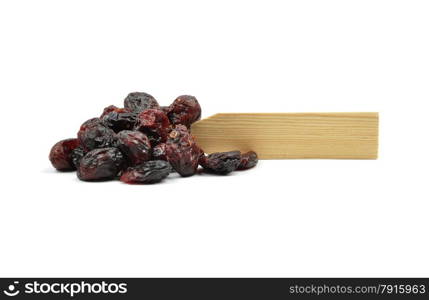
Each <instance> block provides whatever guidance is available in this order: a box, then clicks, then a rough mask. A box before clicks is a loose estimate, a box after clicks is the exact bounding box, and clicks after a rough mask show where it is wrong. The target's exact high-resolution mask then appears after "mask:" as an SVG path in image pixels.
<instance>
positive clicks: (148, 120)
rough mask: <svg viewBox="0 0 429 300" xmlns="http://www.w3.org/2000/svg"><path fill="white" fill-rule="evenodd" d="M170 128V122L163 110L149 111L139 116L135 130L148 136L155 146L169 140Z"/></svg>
mask: <svg viewBox="0 0 429 300" xmlns="http://www.w3.org/2000/svg"><path fill="white" fill-rule="evenodd" d="M170 126H171V125H170V121H169V120H168V118H167V116H166V115H165V114H164V113H163V112H162V111H161V110H158V109H147V110H145V111H142V112H141V113H140V114H139V115H138V117H137V122H136V126H135V130H138V131H141V132H143V133H144V134H146V135H147V136H148V137H149V140H150V141H151V143H152V145H154V146H155V145H157V144H158V143H163V142H165V141H166V140H167V136H168V133H169V131H170Z"/></svg>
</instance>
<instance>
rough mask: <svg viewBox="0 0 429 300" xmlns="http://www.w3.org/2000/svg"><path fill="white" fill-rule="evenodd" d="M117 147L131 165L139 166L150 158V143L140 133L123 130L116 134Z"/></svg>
mask: <svg viewBox="0 0 429 300" xmlns="http://www.w3.org/2000/svg"><path fill="white" fill-rule="evenodd" d="M117 139H118V142H117V147H118V148H119V149H120V150H121V151H122V153H124V154H125V156H127V158H128V160H129V161H130V163H131V165H133V166H134V165H139V164H141V163H143V162H145V161H147V160H149V158H150V142H149V139H148V137H147V136H146V135H145V134H143V133H141V132H140V131H130V130H123V131H121V132H119V133H118V134H117Z"/></svg>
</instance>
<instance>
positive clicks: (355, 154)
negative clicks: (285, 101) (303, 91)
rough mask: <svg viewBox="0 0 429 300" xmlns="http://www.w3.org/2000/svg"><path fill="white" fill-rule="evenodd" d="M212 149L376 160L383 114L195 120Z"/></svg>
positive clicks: (281, 156) (237, 115)
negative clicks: (379, 115) (380, 121)
mask: <svg viewBox="0 0 429 300" xmlns="http://www.w3.org/2000/svg"><path fill="white" fill-rule="evenodd" d="M191 132H192V134H193V135H194V136H195V137H196V139H197V142H198V144H199V145H200V146H201V147H202V148H203V149H204V151H205V152H207V153H213V152H221V151H229V150H240V151H249V150H253V151H255V152H257V153H258V156H259V157H260V158H261V159H287V158H339V159H376V158H377V153H378V113H373V112H368V113H220V114H216V115H213V116H211V117H209V118H207V119H203V120H200V121H198V122H196V123H194V124H193V125H192V127H191Z"/></svg>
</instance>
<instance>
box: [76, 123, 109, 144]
mask: <svg viewBox="0 0 429 300" xmlns="http://www.w3.org/2000/svg"><path fill="white" fill-rule="evenodd" d="M77 136H78V139H79V142H80V144H81V145H82V147H84V149H85V150H86V151H89V150H92V149H96V148H106V147H112V146H114V145H115V141H116V137H115V132H114V131H113V130H112V129H110V128H107V127H106V126H105V125H104V124H103V122H102V120H100V119H99V118H93V119H90V120H88V121H86V122H85V123H83V124H82V126H81V127H80V130H79V132H78V134H77Z"/></svg>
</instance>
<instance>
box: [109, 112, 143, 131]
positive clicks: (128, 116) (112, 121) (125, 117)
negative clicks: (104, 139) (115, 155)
mask: <svg viewBox="0 0 429 300" xmlns="http://www.w3.org/2000/svg"><path fill="white" fill-rule="evenodd" d="M136 119H137V114H136V113H134V112H131V111H130V110H128V109H126V108H116V109H115V110H113V111H111V112H109V113H107V114H106V115H104V117H103V118H102V121H103V124H104V125H106V127H108V128H110V129H112V130H113V131H114V132H116V133H118V132H120V131H122V130H132V129H133V128H134V126H135V124H136Z"/></svg>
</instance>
